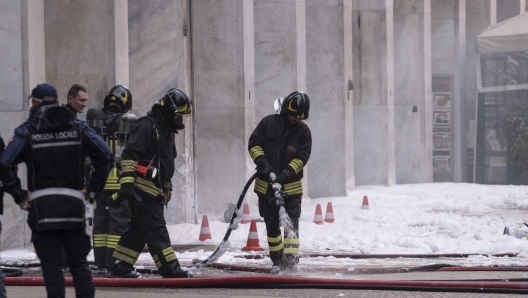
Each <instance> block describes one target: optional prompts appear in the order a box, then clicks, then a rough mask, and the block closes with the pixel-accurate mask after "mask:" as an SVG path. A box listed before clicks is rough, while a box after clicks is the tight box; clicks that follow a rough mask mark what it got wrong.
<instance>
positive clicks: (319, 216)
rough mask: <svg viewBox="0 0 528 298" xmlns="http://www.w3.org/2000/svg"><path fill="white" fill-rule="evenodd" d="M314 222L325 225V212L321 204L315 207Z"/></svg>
mask: <svg viewBox="0 0 528 298" xmlns="http://www.w3.org/2000/svg"><path fill="white" fill-rule="evenodd" d="M313 222H314V223H316V224H318V225H322V224H323V211H322V210H321V204H317V206H316V207H315V216H314V219H313Z"/></svg>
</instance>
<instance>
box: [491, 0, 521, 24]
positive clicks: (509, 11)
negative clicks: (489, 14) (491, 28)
mask: <svg viewBox="0 0 528 298" xmlns="http://www.w3.org/2000/svg"><path fill="white" fill-rule="evenodd" d="M520 7H521V6H520V4H519V0H500V1H497V23H500V22H502V21H505V20H507V19H509V18H513V17H514V16H518V15H519V14H520Z"/></svg>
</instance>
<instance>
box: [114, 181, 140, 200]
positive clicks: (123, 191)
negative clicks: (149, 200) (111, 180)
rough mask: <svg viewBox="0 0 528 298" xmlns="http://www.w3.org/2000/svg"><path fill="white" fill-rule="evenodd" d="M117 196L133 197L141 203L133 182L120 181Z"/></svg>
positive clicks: (123, 197)
mask: <svg viewBox="0 0 528 298" xmlns="http://www.w3.org/2000/svg"><path fill="white" fill-rule="evenodd" d="M117 196H118V197H121V199H128V200H131V199H135V200H136V201H138V202H140V203H141V197H140V196H139V195H138V194H137V193H136V190H135V187H134V183H122V184H121V187H120V188H119V191H118V192H117Z"/></svg>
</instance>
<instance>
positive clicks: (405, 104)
mask: <svg viewBox="0 0 528 298" xmlns="http://www.w3.org/2000/svg"><path fill="white" fill-rule="evenodd" d="M422 17H423V14H417V13H415V14H400V15H395V16H394V49H395V50H394V69H395V75H394V90H395V91H394V103H395V104H394V139H395V144H394V145H395V157H396V158H395V161H396V163H395V171H396V183H418V182H422V181H423V179H425V177H423V175H422V173H423V165H421V163H422V161H423V154H424V152H423V148H424V145H425V142H424V140H423V134H422V131H423V127H424V125H425V123H422V122H421V121H420V120H421V115H423V113H424V112H425V107H424V105H423V102H424V94H425V91H424V88H425V80H424V69H425V66H424V63H425V62H424V47H423V43H424V41H423V36H424V33H423V30H424V29H423V28H422V24H423V22H422V21H421V20H420V18H422ZM413 106H416V107H417V112H412V110H413Z"/></svg>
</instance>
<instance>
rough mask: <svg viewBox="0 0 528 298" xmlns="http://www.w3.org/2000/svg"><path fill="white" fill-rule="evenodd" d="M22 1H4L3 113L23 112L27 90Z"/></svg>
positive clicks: (0, 40) (0, 35)
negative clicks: (24, 67) (25, 82)
mask: <svg viewBox="0 0 528 298" xmlns="http://www.w3.org/2000/svg"><path fill="white" fill-rule="evenodd" d="M22 20H23V11H22V1H1V2H0V28H1V30H0V49H2V50H1V52H2V54H1V55H0V65H2V68H1V70H0V110H2V111H17V110H22V109H23V100H22V99H23V98H24V95H25V96H26V97H27V95H29V92H28V91H27V90H24V78H23V75H24V73H23V65H22V63H23V61H22V59H23V54H24V48H23V44H22V26H21V24H22Z"/></svg>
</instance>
